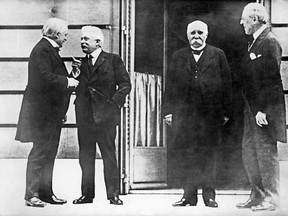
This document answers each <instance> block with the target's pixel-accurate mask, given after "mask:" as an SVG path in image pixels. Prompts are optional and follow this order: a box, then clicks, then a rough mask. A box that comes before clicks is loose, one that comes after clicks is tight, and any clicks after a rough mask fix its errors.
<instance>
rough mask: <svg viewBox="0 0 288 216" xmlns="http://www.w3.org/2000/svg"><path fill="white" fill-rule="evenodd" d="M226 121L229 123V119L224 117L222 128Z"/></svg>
mask: <svg viewBox="0 0 288 216" xmlns="http://www.w3.org/2000/svg"><path fill="white" fill-rule="evenodd" d="M228 121H229V118H228V117H226V116H224V118H223V124H222V125H223V126H224V125H225V124H226V123H227V122H228Z"/></svg>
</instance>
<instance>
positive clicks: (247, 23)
mask: <svg viewBox="0 0 288 216" xmlns="http://www.w3.org/2000/svg"><path fill="white" fill-rule="evenodd" d="M255 20H256V18H255V16H254V17H253V16H251V15H249V14H248V12H247V11H245V10H244V11H243V13H242V16H241V20H240V25H242V26H243V28H244V31H245V34H246V35H252V34H253V33H254V32H255Z"/></svg>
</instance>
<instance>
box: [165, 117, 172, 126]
mask: <svg viewBox="0 0 288 216" xmlns="http://www.w3.org/2000/svg"><path fill="white" fill-rule="evenodd" d="M165 121H166V123H167V124H168V125H169V126H170V127H171V126H172V114H168V115H166V116H165Z"/></svg>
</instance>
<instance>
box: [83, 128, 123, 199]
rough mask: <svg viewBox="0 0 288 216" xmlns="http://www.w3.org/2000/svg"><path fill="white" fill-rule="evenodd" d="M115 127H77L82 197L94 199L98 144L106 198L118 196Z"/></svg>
mask: <svg viewBox="0 0 288 216" xmlns="http://www.w3.org/2000/svg"><path fill="white" fill-rule="evenodd" d="M115 136H116V127H115V126H101V127H100V126H95V124H92V125H89V126H88V125H86V124H85V125H82V126H81V125H79V127H78V139H79V163H80V166H81V169H82V184H81V191H82V195H83V196H87V197H90V198H94V197H95V157H96V142H97V143H98V146H99V149H100V152H101V155H102V158H103V164H104V180H105V186H106V194H107V198H108V199H109V198H111V197H113V196H118V195H119V184H120V182H119V171H118V167H117V158H116V149H115Z"/></svg>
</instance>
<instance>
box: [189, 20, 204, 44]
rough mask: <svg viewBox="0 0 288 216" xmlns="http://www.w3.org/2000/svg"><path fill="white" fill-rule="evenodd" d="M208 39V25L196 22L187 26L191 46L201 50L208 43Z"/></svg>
mask: <svg viewBox="0 0 288 216" xmlns="http://www.w3.org/2000/svg"><path fill="white" fill-rule="evenodd" d="M207 37H208V26H207V24H206V23H204V22H202V21H200V20H196V21H193V22H191V23H189V24H188V26H187V38H188V41H189V44H190V46H192V47H193V48H196V49H197V48H199V47H201V46H203V45H204V44H205V43H206V39H207Z"/></svg>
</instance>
